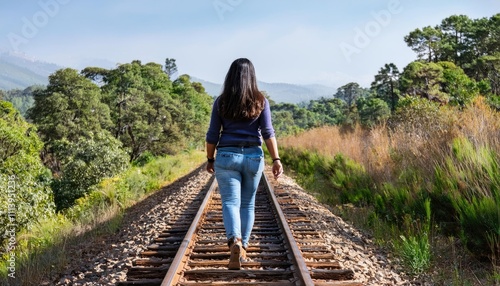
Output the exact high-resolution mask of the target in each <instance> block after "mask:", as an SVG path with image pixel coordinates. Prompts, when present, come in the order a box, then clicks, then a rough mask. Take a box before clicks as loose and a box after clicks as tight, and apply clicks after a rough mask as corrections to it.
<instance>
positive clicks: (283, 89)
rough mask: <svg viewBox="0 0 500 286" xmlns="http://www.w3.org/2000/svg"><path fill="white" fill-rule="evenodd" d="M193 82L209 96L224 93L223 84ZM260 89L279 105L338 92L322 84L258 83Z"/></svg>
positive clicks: (329, 95)
mask: <svg viewBox="0 0 500 286" xmlns="http://www.w3.org/2000/svg"><path fill="white" fill-rule="evenodd" d="M191 79H192V81H196V82H199V83H201V84H202V85H203V86H204V87H205V90H206V91H207V93H208V94H210V95H212V96H218V95H219V94H220V93H221V91H222V84H218V83H213V82H209V81H206V80H202V79H199V78H196V77H192V78H191ZM257 84H258V86H259V89H260V90H261V91H265V92H266V93H267V94H268V95H269V96H270V97H271V99H272V100H274V101H276V102H277V103H300V102H308V101H310V100H313V99H318V98H320V97H331V96H333V94H334V93H335V92H336V88H333V87H328V86H324V85H320V84H308V85H298V84H290V83H267V82H261V81H259V82H258V83H257Z"/></svg>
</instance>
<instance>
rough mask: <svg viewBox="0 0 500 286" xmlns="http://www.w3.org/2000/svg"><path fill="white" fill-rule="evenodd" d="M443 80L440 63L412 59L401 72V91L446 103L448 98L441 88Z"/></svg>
mask: <svg viewBox="0 0 500 286" xmlns="http://www.w3.org/2000/svg"><path fill="white" fill-rule="evenodd" d="M443 81H444V78H443V67H442V66H441V65H438V64H436V63H433V62H430V63H425V62H421V61H414V62H411V63H409V64H408V65H407V66H406V67H405V68H404V70H403V73H402V74H401V91H402V93H403V94H405V95H411V96H416V97H423V98H427V99H429V100H433V101H438V102H442V103H446V102H448V100H449V99H448V95H447V94H446V93H444V92H443V91H442V90H441V83H442V82H443Z"/></svg>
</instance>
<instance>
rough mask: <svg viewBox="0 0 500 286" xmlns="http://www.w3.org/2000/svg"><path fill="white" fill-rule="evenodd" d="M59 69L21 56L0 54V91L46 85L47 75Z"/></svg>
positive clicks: (9, 53)
mask: <svg viewBox="0 0 500 286" xmlns="http://www.w3.org/2000/svg"><path fill="white" fill-rule="evenodd" d="M60 68H61V67H60V66H58V65H56V64H51V63H46V62H43V61H39V60H36V59H33V58H29V57H27V56H25V55H23V54H19V53H11V52H4V53H0V89H3V90H9V89H15V88H19V89H24V88H26V87H28V86H31V85H35V84H37V85H47V83H48V77H49V75H50V74H52V73H53V72H55V71H56V70H58V69H60Z"/></svg>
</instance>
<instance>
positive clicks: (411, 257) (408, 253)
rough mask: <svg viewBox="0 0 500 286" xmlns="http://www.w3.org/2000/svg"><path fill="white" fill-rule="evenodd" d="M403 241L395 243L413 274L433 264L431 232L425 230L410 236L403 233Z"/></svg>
mask: <svg viewBox="0 0 500 286" xmlns="http://www.w3.org/2000/svg"><path fill="white" fill-rule="evenodd" d="M400 237H401V241H398V242H396V243H395V249H396V251H397V252H398V253H399V255H400V256H401V258H402V259H403V262H404V263H405V264H406V266H407V267H408V268H409V269H410V271H411V273H412V274H420V273H422V272H424V271H425V270H427V269H428V268H429V266H430V264H431V247H430V243H429V234H428V233H426V232H424V233H421V234H419V235H416V236H413V235H410V236H408V237H406V236H404V235H401V236H400Z"/></svg>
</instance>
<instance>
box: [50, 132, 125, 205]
mask: <svg viewBox="0 0 500 286" xmlns="http://www.w3.org/2000/svg"><path fill="white" fill-rule="evenodd" d="M55 149H56V150H57V155H58V158H60V165H61V170H62V174H61V176H58V177H57V178H56V179H55V180H54V181H53V183H52V189H53V191H54V201H55V203H56V206H57V210H63V209H65V208H68V207H70V206H72V205H73V203H74V201H75V200H76V199H78V198H80V197H83V196H84V195H85V194H86V193H88V192H89V191H90V190H91V188H92V187H93V186H95V185H97V184H98V183H99V182H100V181H101V180H102V179H104V178H107V177H112V176H114V175H116V174H118V173H120V172H121V171H123V170H124V169H125V168H126V167H127V165H128V155H127V153H126V152H125V151H123V150H122V149H121V143H120V141H118V140H117V139H115V138H114V137H113V136H111V134H110V133H109V132H108V131H106V130H101V131H98V132H96V133H95V134H94V136H93V137H92V138H81V139H80V140H78V141H77V142H69V141H67V140H59V141H58V142H57V146H56V147H55Z"/></svg>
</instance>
